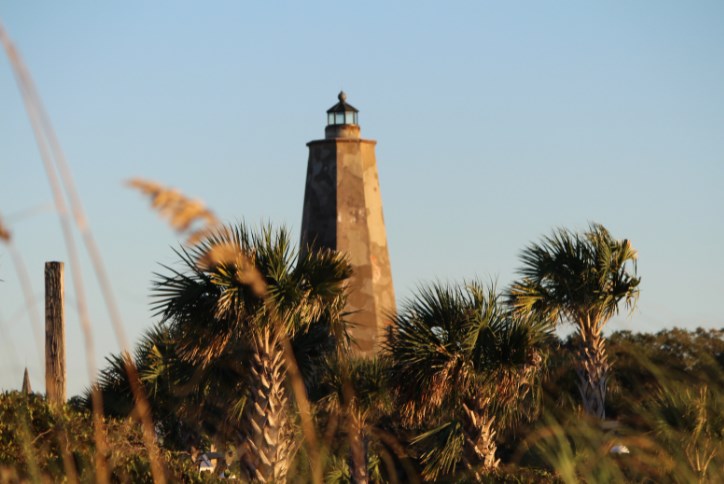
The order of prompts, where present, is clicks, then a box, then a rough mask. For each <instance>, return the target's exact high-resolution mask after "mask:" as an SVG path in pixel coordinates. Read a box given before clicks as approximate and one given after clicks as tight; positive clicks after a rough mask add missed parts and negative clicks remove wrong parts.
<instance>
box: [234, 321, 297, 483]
mask: <svg viewBox="0 0 724 484" xmlns="http://www.w3.org/2000/svg"><path fill="white" fill-rule="evenodd" d="M253 338H254V345H255V349H256V353H255V354H254V356H253V358H252V361H251V381H250V388H251V392H250V395H249V400H248V401H247V402H246V407H245V410H244V413H245V422H244V423H245V425H244V429H245V442H244V443H243V447H244V451H243V452H242V455H241V467H242V470H243V472H244V473H245V474H246V475H245V478H246V480H247V481H248V482H285V480H286V476H287V472H288V471H289V466H290V462H291V458H292V455H293V449H294V447H293V445H292V432H291V422H290V420H289V418H288V412H289V407H288V399H287V394H286V389H285V378H286V369H285V361H284V352H283V350H282V348H281V345H280V344H279V341H278V339H277V337H276V335H275V333H274V332H273V330H271V329H262V330H259V331H258V332H257V334H255V335H254V337H253Z"/></svg>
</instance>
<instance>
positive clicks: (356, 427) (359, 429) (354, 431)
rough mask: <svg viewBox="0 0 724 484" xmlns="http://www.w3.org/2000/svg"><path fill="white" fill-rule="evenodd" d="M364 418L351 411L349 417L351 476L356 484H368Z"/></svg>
mask: <svg viewBox="0 0 724 484" xmlns="http://www.w3.org/2000/svg"><path fill="white" fill-rule="evenodd" d="M362 420H363V417H362V416H361V415H357V414H356V412H354V410H353V409H350V415H349V416H348V421H349V423H348V429H349V447H350V475H351V479H352V482H353V483H354V484H368V483H369V475H368V472H367V439H365V435H364V423H363V421H362Z"/></svg>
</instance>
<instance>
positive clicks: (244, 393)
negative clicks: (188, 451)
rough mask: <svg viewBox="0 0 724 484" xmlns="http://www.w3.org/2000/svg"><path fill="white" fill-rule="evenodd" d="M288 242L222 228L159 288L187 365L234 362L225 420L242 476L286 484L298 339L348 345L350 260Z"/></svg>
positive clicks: (276, 235) (266, 233)
mask: <svg viewBox="0 0 724 484" xmlns="http://www.w3.org/2000/svg"><path fill="white" fill-rule="evenodd" d="M289 240H290V239H289V234H288V232H287V231H286V230H284V229H281V230H277V231H274V230H272V229H271V228H270V227H268V226H267V227H264V228H263V229H262V230H261V231H260V232H259V233H252V232H250V231H249V230H248V229H247V227H246V226H245V225H243V224H241V225H239V226H238V227H225V228H221V229H217V230H215V231H212V232H211V233H210V234H209V235H208V236H207V237H206V238H204V240H203V241H201V242H200V243H199V244H198V245H196V246H194V247H193V248H191V249H184V248H182V249H181V250H179V251H177V253H178V255H179V256H180V257H181V260H182V262H183V264H184V265H185V267H184V269H183V270H182V271H177V270H174V269H172V268H170V267H166V269H167V270H168V271H169V272H170V274H169V275H158V279H157V281H156V283H155V296H156V303H155V308H156V309H157V312H158V314H159V315H161V317H162V324H165V325H168V328H169V331H170V334H171V337H172V338H173V340H174V344H175V349H174V351H175V354H176V355H177V356H178V358H179V359H180V360H181V361H183V362H184V363H186V364H189V365H192V367H194V368H195V369H196V370H199V371H201V372H203V371H204V370H209V369H213V368H214V365H215V362H218V361H219V360H226V361H234V362H235V363H236V366H237V368H236V372H237V373H238V374H239V379H238V380H237V381H233V382H228V384H227V385H226V388H227V389H228V387H229V386H231V387H232V388H233V390H234V391H233V392H232V394H234V398H233V401H232V402H231V404H230V408H227V409H226V412H227V415H226V420H225V421H224V423H225V425H226V427H227V430H228V429H233V430H234V432H235V433H236V437H237V439H238V445H239V447H240V448H241V452H240V459H241V467H242V471H243V472H244V473H245V476H244V477H245V478H246V479H247V480H248V481H254V482H283V481H284V480H285V479H286V475H287V472H288V470H289V466H290V462H291V460H292V458H293V456H294V453H295V451H296V444H295V439H294V438H293V425H292V418H291V417H290V409H291V407H292V405H291V402H290V395H289V385H288V382H287V375H288V373H287V370H288V368H292V367H290V365H293V364H294V363H296V360H297V357H295V355H294V348H295V347H294V344H293V342H292V340H293V338H295V337H296V336H300V335H302V336H305V337H307V339H309V338H308V336H309V334H312V333H318V331H316V330H317V329H318V328H320V327H321V328H323V329H324V334H325V335H326V336H327V339H329V338H330V333H331V334H332V335H336V337H337V338H338V341H340V342H342V341H343V340H344V327H343V324H342V319H341V313H342V308H343V307H344V304H345V297H346V294H345V286H344V282H345V280H346V279H347V278H348V276H349V275H350V268H349V265H348V263H347V262H346V260H345V259H344V258H343V257H342V256H341V255H339V254H336V253H333V252H331V251H306V252H305V253H304V254H302V255H300V254H299V253H298V252H297V251H296V250H295V249H293V248H292V246H291V244H290V242H289ZM307 346H308V345H307ZM297 356H299V355H297ZM299 360H300V363H305V364H307V363H308V361H307V360H308V359H307V358H301V357H299ZM298 403H299V402H298Z"/></svg>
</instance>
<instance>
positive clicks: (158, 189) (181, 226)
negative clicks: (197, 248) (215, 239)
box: [127, 178, 219, 244]
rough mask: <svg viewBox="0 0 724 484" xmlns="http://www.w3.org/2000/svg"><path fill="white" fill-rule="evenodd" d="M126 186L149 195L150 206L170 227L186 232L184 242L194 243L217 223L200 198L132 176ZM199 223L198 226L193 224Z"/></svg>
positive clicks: (214, 216)
mask: <svg viewBox="0 0 724 484" xmlns="http://www.w3.org/2000/svg"><path fill="white" fill-rule="evenodd" d="M127 184H128V186H130V187H132V188H135V189H137V190H139V191H140V192H141V193H143V194H145V195H148V196H150V197H151V207H152V208H154V209H155V210H157V211H158V212H159V213H160V214H161V216H162V217H165V218H167V219H168V221H169V223H170V224H171V227H173V228H174V229H175V230H176V231H177V232H179V233H180V234H184V233H188V237H187V240H186V243H188V244H194V243H196V242H198V241H199V240H201V239H202V238H203V237H204V236H206V235H207V234H208V233H209V230H210V229H212V228H213V227H216V226H217V225H219V219H218V218H216V215H214V213H213V212H212V211H211V210H209V209H207V208H206V207H205V206H204V204H203V202H201V201H200V200H192V199H190V198H188V197H186V196H185V195H184V194H182V193H181V192H180V191H178V190H176V189H173V188H168V187H165V186H162V185H159V184H158V183H155V182H152V181H147V180H142V179H140V178H133V179H131V180H129V181H128V182H127ZM199 224H201V227H200V228H196V229H194V228H193V227H194V226H197V227H198V225H199Z"/></svg>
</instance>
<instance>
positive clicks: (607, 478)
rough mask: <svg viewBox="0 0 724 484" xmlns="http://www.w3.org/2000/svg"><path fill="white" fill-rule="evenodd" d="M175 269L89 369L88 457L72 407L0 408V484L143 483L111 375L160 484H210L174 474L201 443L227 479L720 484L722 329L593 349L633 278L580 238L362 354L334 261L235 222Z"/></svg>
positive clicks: (597, 242)
mask: <svg viewBox="0 0 724 484" xmlns="http://www.w3.org/2000/svg"><path fill="white" fill-rule="evenodd" d="M558 249H560V250H558ZM177 254H178V256H179V258H180V260H181V263H182V269H178V270H175V269H172V268H168V267H167V268H164V270H163V273H162V274H158V275H157V276H156V279H155V289H154V296H155V308H156V310H157V313H158V315H159V316H160V321H159V323H158V324H156V325H155V326H154V327H152V328H151V329H149V330H148V332H147V333H146V334H145V335H144V336H143V338H142V339H141V341H140V342H139V344H138V345H137V347H136V349H135V352H134V354H133V355H126V354H121V355H112V356H110V357H109V358H108V364H107V366H106V368H104V369H103V370H102V371H101V374H100V378H99V380H98V389H99V390H100V394H101V395H102V396H103V404H104V412H105V415H104V416H103V420H102V424H103V425H102V426H101V427H102V428H104V429H105V431H104V433H103V435H104V436H105V437H104V438H105V442H104V441H102V440H99V439H98V436H97V435H94V430H93V429H94V426H93V414H92V413H91V411H90V409H91V408H92V404H91V392H90V391H89V392H88V394H87V395H85V396H84V397H83V398H74V399H72V400H71V402H69V404H68V405H66V406H64V407H63V408H52V407H50V406H48V404H47V403H46V402H45V400H44V399H43V398H42V397H40V396H38V395H32V394H31V395H24V394H21V393H17V392H12V393H5V394H3V395H1V396H0V482H21V481H26V480H27V481H31V482H41V481H62V480H63V479H64V478H65V479H67V480H68V481H69V482H76V481H78V482H92V481H94V480H97V479H101V478H102V477H99V476H102V475H103V472H101V470H100V469H101V468H100V467H99V466H101V465H103V462H106V463H107V466H108V468H109V469H110V479H111V481H112V482H150V481H152V480H153V477H152V473H151V462H150V458H149V452H148V450H147V449H148V447H147V444H146V443H144V440H143V435H142V431H141V427H140V425H139V421H140V420H141V419H140V417H141V415H140V414H139V412H141V411H142V410H141V409H142V408H143V407H141V406H139V405H136V402H135V401H134V396H133V395H134V392H133V391H132V385H131V383H132V381H131V380H130V378H129V376H128V373H127V368H128V367H129V364H131V363H132V364H133V366H134V367H135V368H136V369H137V377H136V378H138V380H137V381H136V383H137V384H138V386H140V388H141V389H142V390H144V392H143V393H144V394H145V395H146V397H147V399H148V403H149V407H150V413H151V417H152V419H153V422H154V425H155V431H156V438H157V441H158V444H159V446H160V448H161V455H160V457H159V458H158V459H159V460H160V461H161V462H160V465H161V467H162V468H163V469H165V473H166V479H167V480H168V481H170V482H196V481H204V480H206V481H209V480H214V479H216V477H214V476H213V475H212V474H211V473H207V474H199V472H198V470H197V468H196V466H195V465H194V457H196V456H197V455H198V454H199V453H200V452H203V451H209V450H211V449H212V448H213V449H214V450H215V451H216V452H218V453H219V456H220V459H219V463H218V465H217V468H216V471H215V472H216V473H217V474H221V473H224V474H226V475H227V476H235V477H236V478H238V479H240V480H241V481H242V482H280V481H288V482H355V483H366V482H510V483H520V482H531V483H533V482H566V483H568V482H571V483H572V482H711V483H715V482H724V329H723V330H708V331H705V330H696V331H684V330H679V329H673V330H667V331H661V332H659V333H656V334H638V333H631V332H618V333H613V334H611V335H609V336H608V338H606V339H605V344H604V338H603V332H602V330H603V326H604V325H605V323H606V321H607V320H608V319H609V317H610V316H611V315H612V314H614V313H615V312H616V311H617V310H618V305H619V302H622V303H629V304H632V303H633V302H634V301H635V297H636V295H637V290H638V283H639V279H638V278H637V277H636V276H635V275H634V274H635V273H633V274H632V273H631V272H629V267H628V264H629V263H631V262H635V256H636V254H635V251H633V249H632V248H631V246H630V244H629V243H628V242H627V241H625V240H624V241H617V240H615V239H613V238H612V237H611V236H610V234H609V233H608V232H607V231H606V230H605V229H604V228H603V227H601V226H592V227H591V228H590V230H589V231H587V232H585V233H583V234H573V233H570V232H567V231H558V232H556V233H555V234H554V235H553V237H551V238H549V239H545V240H544V242H543V244H541V245H534V246H531V248H529V249H528V250H527V251H526V252H525V253H524V254H525V255H524V256H523V262H524V266H525V268H524V270H523V271H521V275H522V279H521V281H518V282H516V283H515V284H514V285H513V286H512V287H511V289H510V290H509V291H506V292H503V293H501V292H498V291H497V290H496V289H495V288H494V287H485V286H484V285H483V284H480V283H479V282H476V281H472V282H469V283H465V284H452V283H451V284H443V283H434V284H430V285H426V286H421V287H420V288H419V289H418V290H417V291H416V293H415V295H413V297H411V298H410V299H409V300H407V301H405V302H404V303H403V304H401V305H400V308H399V312H398V314H396V315H394V322H395V325H394V327H393V329H392V330H391V332H390V334H389V337H388V340H387V343H386V346H385V349H384V351H382V353H381V354H380V355H378V357H377V358H375V359H359V358H356V357H355V356H354V355H353V353H352V352H350V345H349V341H348V338H347V336H346V332H345V326H344V320H345V314H344V312H343V308H344V307H345V302H346V296H347V295H346V290H345V281H346V279H347V278H348V277H349V266H348V265H347V263H346V262H345V260H344V259H343V258H342V257H340V256H339V255H338V254H335V253H333V252H328V251H326V252H313V251H310V252H309V253H307V254H299V253H298V252H297V251H296V250H295V249H294V248H293V247H292V245H291V244H290V243H289V235H288V233H287V232H286V231H285V230H274V229H272V228H270V227H263V228H262V229H260V230H259V231H257V232H254V231H252V230H250V229H249V228H247V227H246V226H244V225H240V226H238V227H226V228H216V229H214V230H212V231H210V232H208V233H206V234H205V236H204V238H203V239H202V241H201V242H200V243H197V244H196V245H194V246H193V247H191V248H189V249H187V248H182V249H180V250H179V251H178V252H177ZM543 269H545V270H543ZM553 269H555V270H553ZM552 274H554V275H552ZM570 288H575V289H576V290H575V291H572V290H570ZM561 321H566V322H572V323H574V327H575V329H576V330H575V331H574V332H573V333H572V334H571V335H570V336H569V337H567V338H566V339H563V340H561V339H559V338H558V337H557V336H555V334H554V333H553V332H552V330H553V328H554V327H555V325H556V324H557V323H559V322H561ZM584 321H585V324H583V322H584ZM591 341H595V344H594V345H593V346H591V344H590V342H591ZM594 350H595V351H594ZM582 357H585V358H587V359H586V360H585V361H583V362H582ZM585 358H584V359H585ZM596 365H600V368H598V367H597V366H596ZM595 378H599V380H596V382H597V383H596V382H594V383H591V382H592V381H593V380H592V379H595ZM592 385H593V386H594V387H595V388H598V389H599V390H600V391H599V394H598V395H596V396H595V398H596V399H597V401H596V403H594V404H592V403H590V402H589V401H588V400H587V398H586V396H587V395H589V394H588V393H586V392H585V391H583V390H581V387H582V386H583V387H584V389H590V387H591V386H592ZM581 396H583V397H584V398H583V400H582V399H581ZM592 409H594V410H595V411H591V410H592ZM604 416H605V417H606V419H604V418H603V417H604ZM98 449H102V450H98ZM99 453H100V454H102V456H103V457H105V459H98V455H99Z"/></svg>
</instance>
